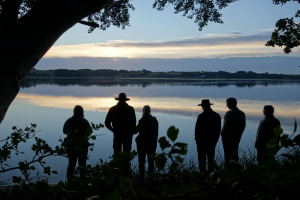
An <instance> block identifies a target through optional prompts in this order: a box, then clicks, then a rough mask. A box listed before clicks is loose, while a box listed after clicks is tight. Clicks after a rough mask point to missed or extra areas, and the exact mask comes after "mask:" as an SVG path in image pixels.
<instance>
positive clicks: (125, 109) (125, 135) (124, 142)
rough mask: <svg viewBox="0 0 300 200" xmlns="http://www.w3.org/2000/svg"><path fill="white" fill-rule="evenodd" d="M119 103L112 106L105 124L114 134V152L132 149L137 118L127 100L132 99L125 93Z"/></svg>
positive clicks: (120, 95)
mask: <svg viewBox="0 0 300 200" xmlns="http://www.w3.org/2000/svg"><path fill="white" fill-rule="evenodd" d="M115 100H117V101H119V102H118V103H117V105H115V106H113V107H111V108H110V109H109V111H108V113H107V116H106V119H105V126H106V128H108V129H109V130H110V131H111V132H113V134H114V139H113V148H114V154H115V155H117V154H118V153H119V152H122V147H123V152H124V151H131V144H132V135H133V134H134V131H135V125H136V118H135V111H134V108H133V107H132V106H129V105H128V104H127V103H126V101H129V100H130V99H129V98H127V97H126V94H125V93H120V94H119V97H118V98H115Z"/></svg>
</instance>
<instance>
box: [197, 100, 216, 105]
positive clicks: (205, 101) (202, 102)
mask: <svg viewBox="0 0 300 200" xmlns="http://www.w3.org/2000/svg"><path fill="white" fill-rule="evenodd" d="M207 105H214V104H213V103H210V101H209V99H202V101H201V104H198V106H207Z"/></svg>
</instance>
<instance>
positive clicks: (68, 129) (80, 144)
mask: <svg viewBox="0 0 300 200" xmlns="http://www.w3.org/2000/svg"><path fill="white" fill-rule="evenodd" d="M73 112H74V115H73V116H72V117H71V118H69V119H68V120H67V121H66V122H65V124H64V127H63V133H64V134H66V135H67V138H65V140H64V141H65V142H66V145H67V146H66V147H67V153H68V158H69V165H68V169H67V178H68V180H69V179H70V178H72V177H73V175H74V171H75V167H76V163H77V159H78V164H79V166H81V167H85V166H86V160H87V155H88V147H89V142H88V141H87V137H88V136H90V135H91V134H92V132H93V131H92V127H91V125H90V123H89V121H88V120H86V119H85V118H84V114H83V113H84V111H83V108H82V107H81V106H79V105H77V106H75V107H74V110H73ZM80 176H81V177H83V172H82V171H81V172H80Z"/></svg>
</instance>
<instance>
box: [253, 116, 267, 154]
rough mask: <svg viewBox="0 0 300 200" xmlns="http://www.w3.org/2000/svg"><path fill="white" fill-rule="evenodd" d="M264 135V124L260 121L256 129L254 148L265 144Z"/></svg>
mask: <svg viewBox="0 0 300 200" xmlns="http://www.w3.org/2000/svg"><path fill="white" fill-rule="evenodd" d="M265 134H266V124H265V123H264V120H262V121H261V122H260V123H259V126H258V129H257V135H256V141H255V148H257V149H258V148H260V147H262V146H263V145H264V144H265V137H266V136H265Z"/></svg>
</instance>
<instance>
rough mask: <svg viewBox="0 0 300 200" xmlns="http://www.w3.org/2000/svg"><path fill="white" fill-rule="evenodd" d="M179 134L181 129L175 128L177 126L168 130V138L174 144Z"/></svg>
mask: <svg viewBox="0 0 300 200" xmlns="http://www.w3.org/2000/svg"><path fill="white" fill-rule="evenodd" d="M178 133H179V129H178V128H175V126H170V128H168V130H167V136H168V138H170V140H172V141H173V142H174V141H175V140H176V139H177V137H178Z"/></svg>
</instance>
